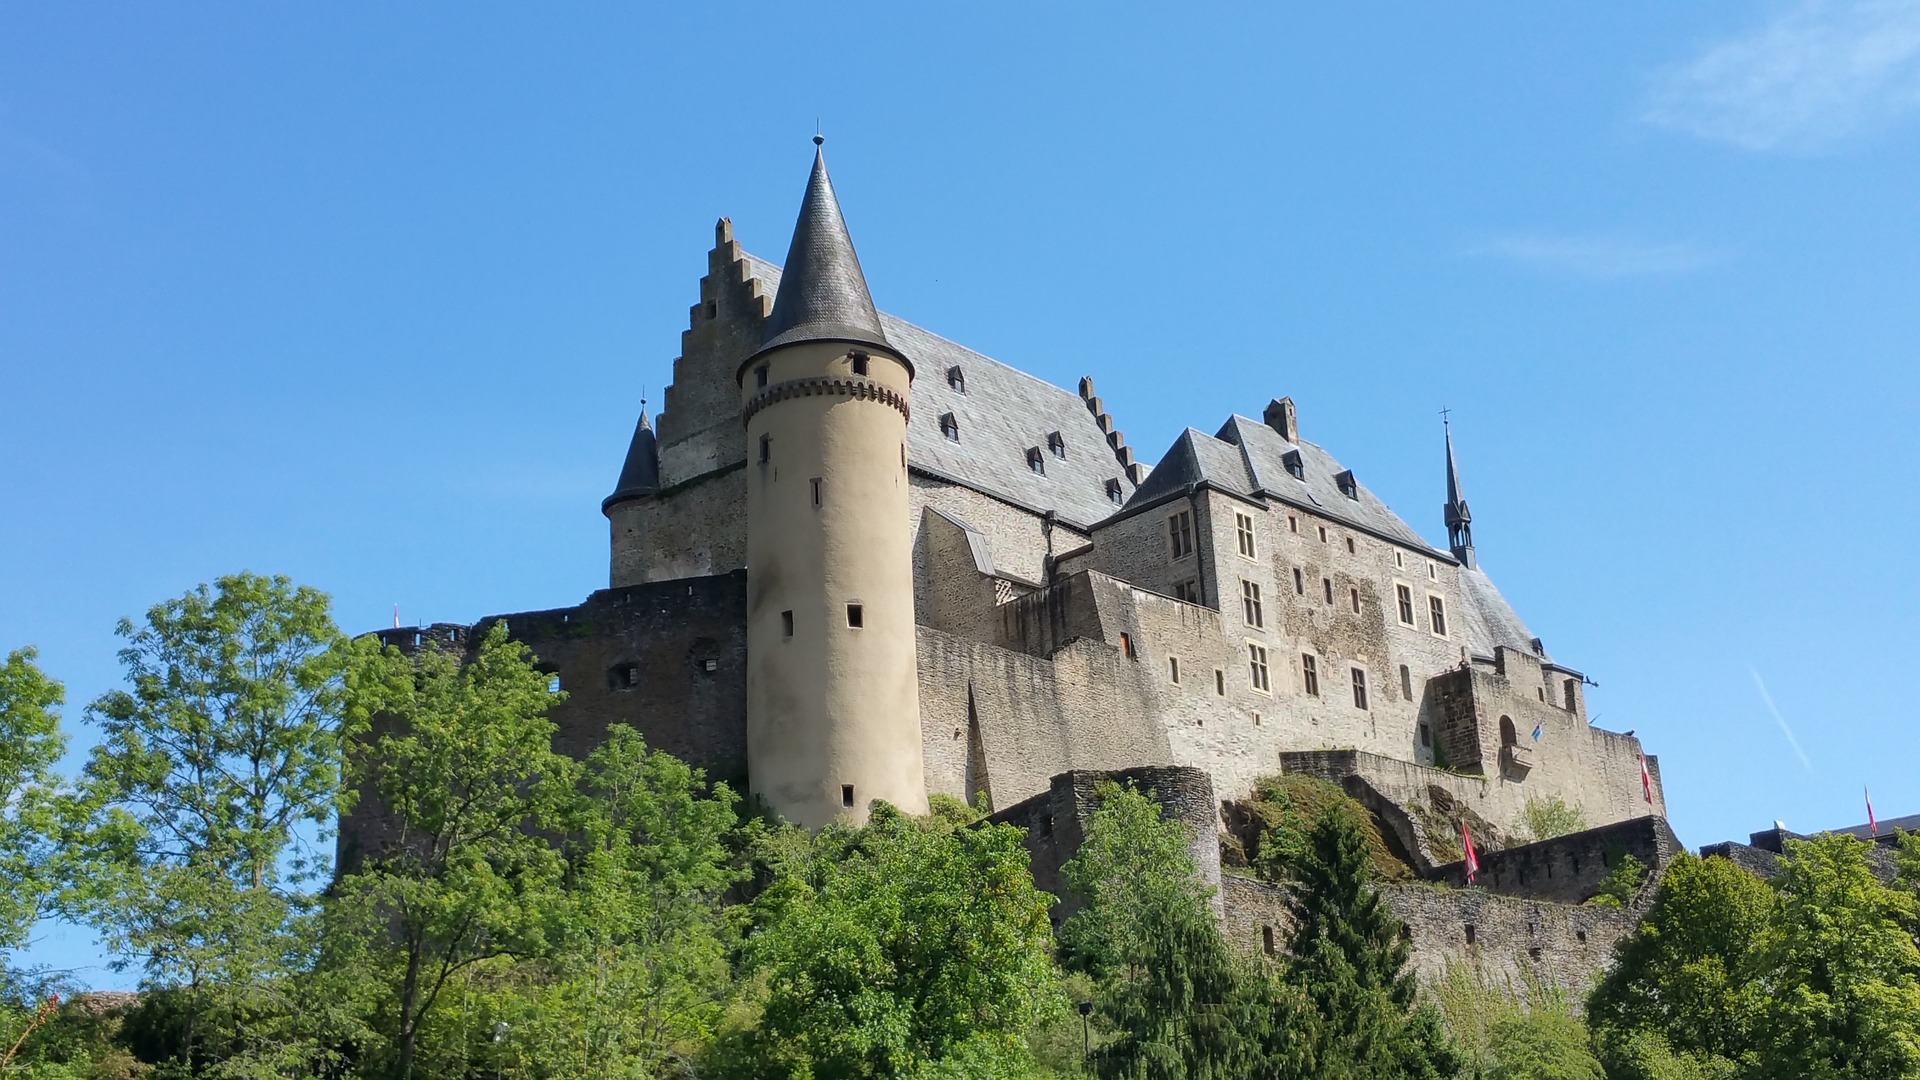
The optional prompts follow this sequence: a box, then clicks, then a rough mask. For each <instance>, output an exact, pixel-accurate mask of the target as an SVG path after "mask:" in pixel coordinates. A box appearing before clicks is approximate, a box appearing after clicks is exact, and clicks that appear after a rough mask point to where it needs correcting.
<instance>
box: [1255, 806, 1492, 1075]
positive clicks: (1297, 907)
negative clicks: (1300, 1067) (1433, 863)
mask: <svg viewBox="0 0 1920 1080" xmlns="http://www.w3.org/2000/svg"><path fill="white" fill-rule="evenodd" d="M1367 867H1368V861H1367V850H1366V842H1365V840H1364V838H1363V837H1362V835H1361V831H1360V827H1359V824H1358V823H1357V822H1356V821H1355V820H1353V815H1352V814H1350V813H1346V812H1341V811H1334V812H1329V813H1324V814H1322V815H1321V816H1320V818H1319V820H1318V821H1317V822H1316V823H1315V825H1314V830H1313V833H1312V836H1311V837H1310V839H1309V845H1308V850H1307V852H1306V855H1305V857H1304V858H1303V859H1302V860H1301V862H1300V864H1299V866H1298V867H1297V868H1296V871H1295V878H1296V881H1297V885H1296V887H1295V889H1294V893H1293V900H1292V909H1293V917H1294V926H1293V933H1292V937H1291V942H1290V947H1289V951H1290V953H1291V954H1292V955H1291V959H1290V961H1289V965H1288V968H1289V970H1288V978H1289V981H1291V982H1292V983H1293V984H1294V985H1296V986H1298V987H1299V988H1300V989H1301V991H1302V992H1303V993H1304V994H1305V996H1306V998H1307V1000H1309V1001H1311V1002H1313V1003H1314V1005H1315V1007H1316V1008H1317V1009H1318V1010H1319V1013H1320V1017H1321V1025H1320V1032H1319V1045H1318V1050H1317V1052H1316V1055H1315V1057H1316V1061H1317V1070H1318V1071H1317V1075H1319V1076H1324V1077H1349V1076H1351V1077H1401V1076H1406V1077H1424V1076H1449V1075H1452V1074H1453V1073H1454V1072H1457V1071H1458V1069H1459V1064H1460V1061H1459V1055H1458V1052H1457V1051H1456V1050H1455V1048H1454V1047H1453V1045H1452V1044H1451V1042H1450V1041H1449V1040H1448V1039H1447V1037H1446V1035H1445V1033H1444V1029H1443V1027H1442V1025H1441V1023H1440V1021H1439V1017H1438V1015H1437V1014H1436V1013H1435V1012H1434V1010H1433V1009H1432V1007H1431V1006H1429V1005H1420V1006H1418V1007H1417V1008H1416V1002H1415V991H1416V987H1415V984H1414V979H1413V975H1412V973H1411V972H1409V971H1408V970H1407V969H1406V965H1407V956H1408V952H1409V945H1408V941H1407V937H1406V933H1405V926H1404V924H1402V923H1401V922H1400V921H1399V920H1398V919H1396V918H1395V917H1394V916H1393V913H1392V912H1391V911H1389V910H1388V909H1387V906H1386V902H1385V900H1384V899H1382V897H1381V896H1380V894H1379V893H1378V892H1377V891H1375V890H1374V888H1373V887H1372V885H1371V883H1370V880H1369V876H1368V869H1367Z"/></svg>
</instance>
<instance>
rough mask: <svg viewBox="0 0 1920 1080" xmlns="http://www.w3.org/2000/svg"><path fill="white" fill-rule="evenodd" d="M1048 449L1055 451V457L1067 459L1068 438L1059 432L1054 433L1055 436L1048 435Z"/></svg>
mask: <svg viewBox="0 0 1920 1080" xmlns="http://www.w3.org/2000/svg"><path fill="white" fill-rule="evenodd" d="M1047 449H1049V450H1051V451H1053V456H1054V457H1057V458H1065V457H1066V456H1067V440H1066V437H1065V436H1063V435H1061V434H1060V433H1059V432H1057V431H1056V432H1054V433H1053V434H1051V435H1048V436H1047Z"/></svg>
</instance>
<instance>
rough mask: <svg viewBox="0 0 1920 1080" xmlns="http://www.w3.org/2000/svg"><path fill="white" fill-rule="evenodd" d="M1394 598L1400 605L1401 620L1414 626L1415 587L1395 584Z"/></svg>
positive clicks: (1404, 623)
mask: <svg viewBox="0 0 1920 1080" xmlns="http://www.w3.org/2000/svg"><path fill="white" fill-rule="evenodd" d="M1393 598H1394V599H1395V600H1396V601H1398V602H1399V605H1400V622H1401V623H1402V624H1403V625H1406V626H1412V625H1413V588H1412V587H1411V586H1408V585H1395V586H1394V587H1393Z"/></svg>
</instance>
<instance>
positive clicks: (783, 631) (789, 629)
mask: <svg viewBox="0 0 1920 1080" xmlns="http://www.w3.org/2000/svg"><path fill="white" fill-rule="evenodd" d="M780 636H781V637H792V636H793V612H791V611H783V612H781V613H780Z"/></svg>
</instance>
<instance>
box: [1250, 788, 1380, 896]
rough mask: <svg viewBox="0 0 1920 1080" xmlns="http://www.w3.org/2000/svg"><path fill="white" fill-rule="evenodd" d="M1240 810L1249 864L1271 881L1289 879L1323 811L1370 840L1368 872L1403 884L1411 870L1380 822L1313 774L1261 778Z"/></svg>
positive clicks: (1352, 799) (1343, 792)
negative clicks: (1343, 818)
mask: <svg viewBox="0 0 1920 1080" xmlns="http://www.w3.org/2000/svg"><path fill="white" fill-rule="evenodd" d="M1236 809H1237V810H1238V811H1239V812H1240V813H1242V814H1245V815H1246V816H1247V818H1248V822H1247V826H1248V827H1247V828H1244V829H1243V830H1242V832H1243V833H1244V834H1245V835H1243V836H1242V838H1241V839H1242V843H1243V845H1244V846H1245V848H1246V851H1247V862H1248V864H1249V865H1250V866H1252V867H1253V869H1254V872H1255V873H1257V874H1259V875H1260V876H1261V877H1262V878H1264V879H1266V880H1268V881H1276V882H1283V881H1286V880H1288V879H1289V875H1290V874H1291V872H1292V871H1291V867H1293V866H1295V865H1297V864H1298V863H1299V861H1300V859H1301V858H1302V857H1303V856H1304V855H1305V854H1306V851H1307V848H1308V837H1309V836H1310V835H1311V834H1312V832H1313V826H1314V823H1315V822H1316V821H1318V820H1319V818H1320V816H1321V815H1322V814H1324V813H1329V812H1333V813H1340V814H1343V815H1345V816H1346V817H1347V818H1348V820H1350V821H1352V822H1353V823H1354V825H1355V826H1356V827H1357V828H1358V829H1359V830H1360V833H1361V836H1362V837H1364V838H1365V840H1366V846H1367V858H1368V862H1369V868H1370V871H1371V873H1372V875H1373V877H1374V878H1375V880H1379V881H1405V880H1407V879H1408V878H1410V877H1412V876H1413V871H1412V869H1411V868H1409V867H1408V866H1407V864H1406V863H1405V862H1403V861H1402V860H1401V859H1400V858H1399V857H1398V856H1396V855H1395V854H1394V853H1393V849H1392V847H1391V846H1390V845H1388V843H1387V840H1386V837H1385V836H1384V835H1382V834H1381V832H1380V826H1379V824H1378V823H1377V822H1376V821H1375V820H1374V817H1373V815H1372V814H1370V813H1368V812H1367V809H1366V807H1364V806H1362V805H1361V804H1360V802H1359V801H1358V800H1356V799H1355V798H1354V797H1353V796H1351V795H1348V794H1347V793H1346V792H1345V791H1343V790H1341V788H1340V785H1338V784H1335V783H1332V782H1330V781H1327V780H1322V779H1320V778H1318V777H1314V776H1304V775H1300V774H1297V773H1288V774H1283V775H1281V776H1269V777H1265V778H1262V779H1261V780H1260V781H1259V782H1258V783H1257V784H1255V785H1254V792H1253V796H1252V798H1250V799H1248V800H1246V801H1245V802H1242V803H1240V804H1238V805H1237V807H1236Z"/></svg>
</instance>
